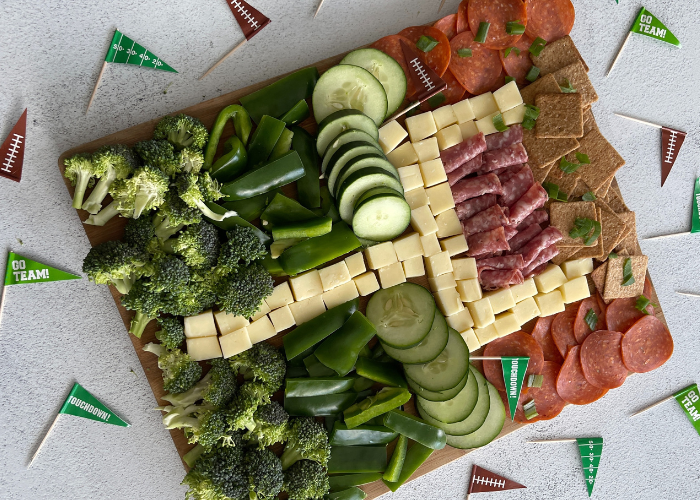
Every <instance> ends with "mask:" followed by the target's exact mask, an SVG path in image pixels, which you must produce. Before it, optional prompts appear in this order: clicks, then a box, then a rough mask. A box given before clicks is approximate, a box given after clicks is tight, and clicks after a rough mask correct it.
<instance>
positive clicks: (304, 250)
mask: <svg viewBox="0 0 700 500" xmlns="http://www.w3.org/2000/svg"><path fill="white" fill-rule="evenodd" d="M359 246H360V240H358V239H357V237H356V236H355V234H354V233H353V232H352V230H351V229H350V228H349V227H348V225H347V224H346V223H345V222H336V223H335V224H333V229H332V230H331V232H330V233H328V234H324V235H323V236H318V237H317V238H311V239H308V240H306V241H302V242H301V243H299V244H298V245H294V246H293V247H292V248H290V249H288V250H286V251H285V252H284V253H283V254H282V255H281V256H280V258H279V261H280V264H281V266H282V269H284V270H285V271H286V272H287V274H289V275H290V276H293V275H295V274H299V273H302V272H304V271H308V270H309V269H313V268H315V267H318V266H320V265H322V264H325V263H326V262H328V261H331V260H333V259H335V258H338V257H340V256H341V255H345V254H346V253H349V252H352V251H353V250H355V249H356V248H358V247H359Z"/></svg>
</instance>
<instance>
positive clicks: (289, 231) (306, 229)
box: [272, 217, 333, 246]
mask: <svg viewBox="0 0 700 500" xmlns="http://www.w3.org/2000/svg"><path fill="white" fill-rule="evenodd" d="M331 229H333V221H332V220H331V218H330V217H319V218H317V219H310V220H305V221H301V222H292V223H291V224H284V225H279V226H275V227H274V228H273V229H272V239H273V240H275V241H279V240H287V239H291V238H315V237H317V236H323V235H324V234H328V233H330V232H331ZM297 243H298V242H297ZM290 246H291V245H290Z"/></svg>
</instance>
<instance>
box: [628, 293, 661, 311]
mask: <svg viewBox="0 0 700 500" xmlns="http://www.w3.org/2000/svg"><path fill="white" fill-rule="evenodd" d="M649 306H652V307H659V306H658V304H653V303H652V302H651V300H649V299H647V298H646V297H645V296H644V295H640V296H639V297H637V303H636V304H635V306H634V307H635V309H637V310H639V311H641V312H643V313H644V314H651V313H650V312H649V311H647V307H649Z"/></svg>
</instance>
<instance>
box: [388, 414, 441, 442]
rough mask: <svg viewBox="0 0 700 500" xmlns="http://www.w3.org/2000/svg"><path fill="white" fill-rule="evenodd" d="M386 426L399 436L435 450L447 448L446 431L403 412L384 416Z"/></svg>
mask: <svg viewBox="0 0 700 500" xmlns="http://www.w3.org/2000/svg"><path fill="white" fill-rule="evenodd" d="M384 425H385V426H386V427H388V428H389V429H392V430H394V431H396V432H398V433H399V434H401V435H403V436H406V437H408V438H410V439H412V440H413V441H416V442H417V443H420V444H422V445H423V446H427V447H428V448H430V449H433V450H441V449H443V448H444V447H445V444H446V439H447V437H446V436H445V431H443V430H442V429H438V428H437V427H435V426H432V425H430V424H429V423H427V422H425V421H423V420H421V419H420V418H418V417H414V416H413V415H410V414H408V413H406V412H405V411H401V410H394V411H390V412H389V413H387V414H386V415H384Z"/></svg>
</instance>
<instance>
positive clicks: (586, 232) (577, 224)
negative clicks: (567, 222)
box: [569, 217, 602, 246]
mask: <svg viewBox="0 0 700 500" xmlns="http://www.w3.org/2000/svg"><path fill="white" fill-rule="evenodd" d="M601 230H602V228H601V227H600V222H598V221H594V220H591V219H588V218H586V217H576V220H575V221H574V227H573V229H572V230H571V231H569V236H570V237H571V238H573V239H576V238H582V239H583V244H584V245H586V246H590V245H592V244H593V243H594V242H595V240H597V239H598V237H599V236H600V232H601Z"/></svg>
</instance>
